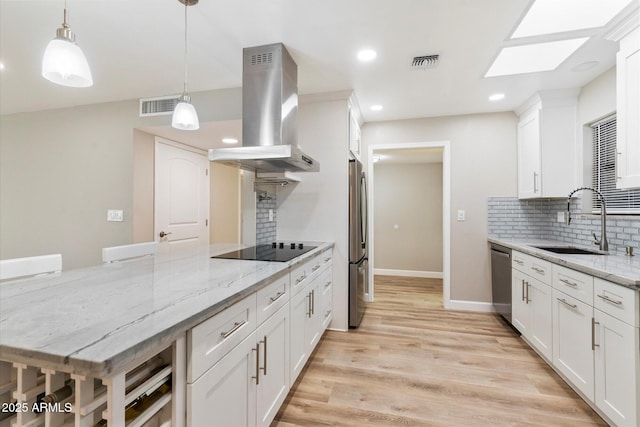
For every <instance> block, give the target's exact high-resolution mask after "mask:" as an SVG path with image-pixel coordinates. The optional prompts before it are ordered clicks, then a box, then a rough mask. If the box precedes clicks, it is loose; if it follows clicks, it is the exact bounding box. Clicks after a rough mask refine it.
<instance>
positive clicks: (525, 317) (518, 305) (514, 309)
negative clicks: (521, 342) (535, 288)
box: [511, 269, 529, 337]
mask: <svg viewBox="0 0 640 427" xmlns="http://www.w3.org/2000/svg"><path fill="white" fill-rule="evenodd" d="M527 280H528V278H527V276H526V275H525V274H523V273H521V272H520V271H518V270H516V269H513V270H512V273H511V323H512V324H513V326H514V327H515V328H516V329H517V330H518V331H520V333H521V334H522V335H523V336H525V337H526V336H527V335H528V334H529V330H528V328H529V307H527V300H526V291H525V287H526V283H527Z"/></svg>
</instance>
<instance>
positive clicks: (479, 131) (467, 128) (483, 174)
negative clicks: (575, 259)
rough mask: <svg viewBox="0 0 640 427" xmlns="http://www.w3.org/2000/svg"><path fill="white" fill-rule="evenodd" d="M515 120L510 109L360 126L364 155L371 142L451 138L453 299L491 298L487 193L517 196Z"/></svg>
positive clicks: (383, 142) (477, 300)
mask: <svg viewBox="0 0 640 427" xmlns="http://www.w3.org/2000/svg"><path fill="white" fill-rule="evenodd" d="M516 124H517V117H516V115H515V114H514V113H512V112H508V113H493V114H476V115H465V116H450V117H435V118H423V119H411V120H397V121H388V122H374V123H366V124H365V125H364V126H363V134H362V141H363V147H364V150H363V152H364V153H365V155H366V153H367V152H368V147H369V146H370V145H386V144H402V143H410V142H431V141H450V144H451V217H450V221H451V235H450V239H451V278H450V283H451V300H452V301H456V302H457V301H469V302H479V303H486V306H488V303H490V302H491V274H490V273H491V269H490V259H489V251H488V244H487V198H488V197H490V196H515V195H516V191H517V188H516V181H517V171H516ZM459 209H463V210H465V211H466V221H464V222H458V221H456V212H457V210H459ZM471 306H473V304H471V305H470V307H471ZM485 308H486V307H485Z"/></svg>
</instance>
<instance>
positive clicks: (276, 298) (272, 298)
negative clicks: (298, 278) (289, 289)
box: [269, 291, 286, 304]
mask: <svg viewBox="0 0 640 427" xmlns="http://www.w3.org/2000/svg"><path fill="white" fill-rule="evenodd" d="M285 293H286V292H285V291H280V292H278V293H277V294H276V295H275V296H273V297H271V298H269V304H273V303H274V302H276V301H278V300H279V299H280V298H282V296H283V295H284V294H285Z"/></svg>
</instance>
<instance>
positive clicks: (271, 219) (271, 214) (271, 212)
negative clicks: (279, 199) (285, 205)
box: [269, 209, 273, 221]
mask: <svg viewBox="0 0 640 427" xmlns="http://www.w3.org/2000/svg"><path fill="white" fill-rule="evenodd" d="M269 221H273V209H269Z"/></svg>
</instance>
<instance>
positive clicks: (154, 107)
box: [140, 95, 180, 117]
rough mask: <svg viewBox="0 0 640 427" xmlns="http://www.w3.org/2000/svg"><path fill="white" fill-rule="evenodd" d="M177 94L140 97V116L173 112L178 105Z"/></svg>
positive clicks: (162, 114)
mask: <svg viewBox="0 0 640 427" xmlns="http://www.w3.org/2000/svg"><path fill="white" fill-rule="evenodd" d="M179 100H180V96H179V95H169V96H159V97H157V98H143V99H140V117H151V116H165V115H169V114H173V110H174V109H175V108H176V105H178V101H179Z"/></svg>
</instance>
